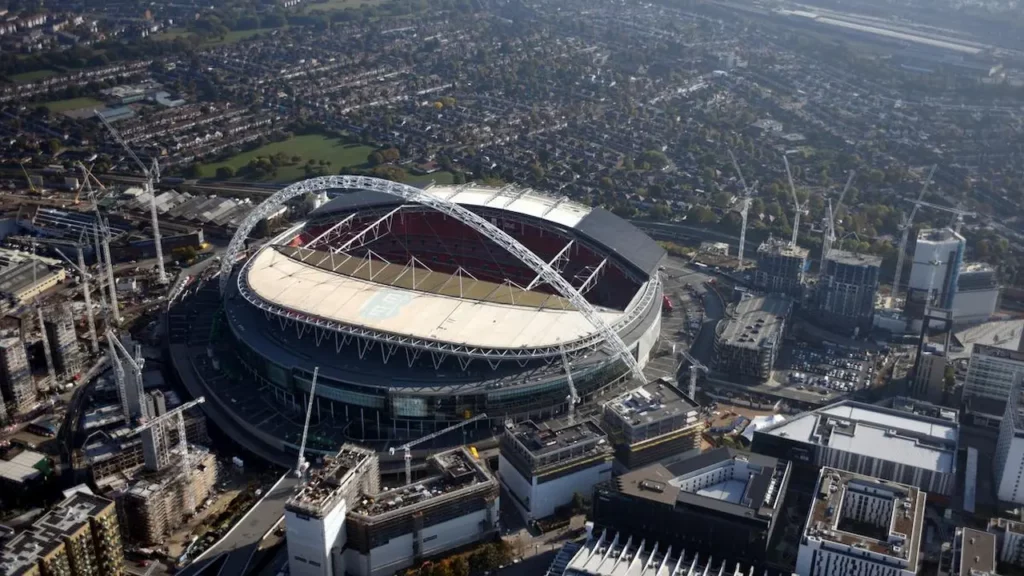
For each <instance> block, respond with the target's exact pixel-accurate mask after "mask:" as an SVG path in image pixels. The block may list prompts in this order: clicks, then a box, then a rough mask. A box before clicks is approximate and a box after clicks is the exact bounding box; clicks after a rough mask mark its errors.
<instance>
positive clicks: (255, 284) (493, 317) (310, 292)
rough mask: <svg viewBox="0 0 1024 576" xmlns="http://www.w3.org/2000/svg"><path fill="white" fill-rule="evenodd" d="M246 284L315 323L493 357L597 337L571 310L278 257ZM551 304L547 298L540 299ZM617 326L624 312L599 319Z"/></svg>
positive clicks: (267, 252)
mask: <svg viewBox="0 0 1024 576" xmlns="http://www.w3.org/2000/svg"><path fill="white" fill-rule="evenodd" d="M245 280H246V283H247V285H248V287H249V289H250V290H251V291H252V292H254V293H255V295H256V296H257V297H258V298H259V299H262V300H263V301H264V302H267V303H270V304H272V305H276V306H280V307H282V308H285V309H288V310H291V311H294V312H297V313H300V314H305V315H307V316H311V317H314V318H320V319H324V320H328V321H333V322H337V323H340V324H344V325H348V326H358V327H360V328H365V329H370V330H375V331H378V332H383V333H388V334H395V335H398V336H404V337H411V338H420V339H425V340H432V341H440V342H450V343H455V344H459V345H464V346H469V347H475V348H488V349H531V348H541V347H546V346H558V345H561V344H563V343H564V344H568V343H570V342H573V341H576V340H579V339H582V338H585V337H588V336H590V335H592V334H594V333H595V332H596V329H595V328H594V326H593V325H591V324H590V322H589V321H588V320H587V319H586V317H585V316H584V315H583V314H582V313H580V312H577V311H574V310H563V309H553V308H541V307H538V306H537V303H536V302H533V301H532V300H530V301H528V303H527V304H525V305H524V304H520V303H519V302H517V303H516V304H515V305H512V304H507V303H501V302H498V301H485V300H470V299H467V298H466V297H465V296H464V297H459V296H458V295H454V296H453V295H449V294H447V293H429V292H424V291H422V290H419V289H417V290H413V289H410V288H404V287H400V286H397V285H392V286H388V285H386V284H383V283H379V282H377V281H370V280H368V279H363V278H358V277H353V276H343V275H341V274H337V273H334V272H331V271H329V270H323V269H321V268H317V267H316V266H313V265H311V264H307V263H303V262H301V261H299V260H296V259H293V258H290V257H288V256H287V255H285V254H283V253H281V252H280V251H278V250H275V249H264V250H261V251H260V252H259V253H258V254H257V255H256V256H255V257H253V259H252V261H251V263H250V265H249V267H248V268H247V272H245ZM543 296H545V297H547V295H543ZM599 314H601V316H602V317H603V318H604V320H605V322H607V323H609V324H613V323H614V322H615V320H616V319H618V318H619V317H620V316H621V314H622V313H621V312H615V311H607V310H605V311H599Z"/></svg>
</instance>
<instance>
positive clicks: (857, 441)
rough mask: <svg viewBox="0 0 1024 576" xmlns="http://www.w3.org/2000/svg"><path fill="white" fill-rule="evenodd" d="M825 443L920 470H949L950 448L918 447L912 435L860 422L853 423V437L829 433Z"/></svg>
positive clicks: (846, 450)
mask: <svg viewBox="0 0 1024 576" xmlns="http://www.w3.org/2000/svg"><path fill="white" fill-rule="evenodd" d="M828 445H829V447H830V448H835V449H837V450H843V451H844V452H850V453H852V454H860V455H861V456H871V457H872V458H882V459H884V460H891V461H894V462H899V463H900V464H909V465H911V466H914V467H915V468H922V469H924V470H936V471H939V472H949V471H951V470H953V453H952V452H951V451H948V450H940V449H936V448H933V447H931V446H921V445H920V444H918V442H917V440H915V439H913V438H909V437H905V436H891V435H889V433H888V432H887V430H886V429H884V428H878V427H875V426H865V425H864V424H863V423H859V424H856V429H855V430H854V433H853V436H847V435H846V434H841V433H836V432H833V433H832V435H831V436H829V441H828Z"/></svg>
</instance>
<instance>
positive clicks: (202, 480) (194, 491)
mask: <svg viewBox="0 0 1024 576" xmlns="http://www.w3.org/2000/svg"><path fill="white" fill-rule="evenodd" d="M190 451H191V452H192V457H193V458H194V461H195V462H196V464H195V466H194V467H193V468H192V469H191V470H190V471H189V473H188V474H187V475H185V476H182V475H181V469H180V468H179V467H178V466H171V467H168V468H165V469H163V470H160V471H159V472H155V473H152V474H146V475H144V476H143V477H141V478H140V479H138V480H136V481H135V482H134V483H133V484H132V486H131V487H130V488H128V490H127V491H126V493H125V494H124V495H123V496H122V498H121V499H120V501H119V504H120V505H121V506H122V513H123V517H124V518H125V524H126V525H127V530H126V534H129V535H130V536H131V537H132V538H133V539H136V540H137V542H138V543H140V544H143V545H151V544H157V543H159V542H161V541H163V539H164V538H165V537H166V536H167V535H168V534H169V533H170V532H171V531H173V530H174V529H176V528H177V527H179V526H181V524H182V522H183V521H184V520H185V519H186V513H187V510H188V506H187V502H188V500H189V498H190V496H189V495H191V501H192V502H194V503H196V504H197V505H198V504H199V503H202V502H203V500H206V499H207V498H208V497H209V496H210V494H211V493H212V491H213V488H214V486H216V485H217V458H216V457H215V456H214V455H213V453H211V452H210V451H209V450H207V449H206V448H204V447H202V446H190Z"/></svg>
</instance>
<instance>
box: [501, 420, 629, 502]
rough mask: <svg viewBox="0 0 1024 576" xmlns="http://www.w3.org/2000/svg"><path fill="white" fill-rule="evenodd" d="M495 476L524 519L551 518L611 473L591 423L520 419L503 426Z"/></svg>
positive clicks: (608, 455) (600, 435)
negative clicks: (512, 423)
mask: <svg viewBox="0 0 1024 576" xmlns="http://www.w3.org/2000/svg"><path fill="white" fill-rule="evenodd" d="M499 446H500V453H499V455H498V478H499V479H500V480H501V483H502V484H503V485H504V486H505V488H506V489H507V490H508V494H509V496H511V497H512V502H513V504H514V505H515V506H516V508H517V509H518V510H519V512H520V513H521V514H522V515H523V516H524V517H526V518H527V519H534V520H536V519H540V518H545V517H547V516H551V515H552V514H554V513H555V510H556V509H557V508H559V507H561V506H565V505H568V504H570V503H571V502H572V499H573V496H574V495H575V494H576V493H580V494H583V495H586V494H588V493H590V490H591V489H592V488H593V487H594V485H596V484H598V483H600V482H603V481H605V480H608V479H610V478H611V474H612V448H611V446H609V444H608V438H607V436H606V435H605V433H604V432H603V431H602V430H601V428H599V427H598V426H597V424H595V423H594V422H593V421H591V420H579V421H576V422H570V421H568V420H555V421H551V422H546V423H544V424H543V425H538V424H535V423H533V422H531V421H526V422H523V423H521V424H518V425H512V426H509V427H506V428H505V430H504V431H503V432H502V435H501V440H500V444H499Z"/></svg>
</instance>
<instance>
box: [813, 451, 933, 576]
mask: <svg viewBox="0 0 1024 576" xmlns="http://www.w3.org/2000/svg"><path fill="white" fill-rule="evenodd" d="M925 497H926V494H925V493H924V492H922V491H920V490H918V489H917V488H916V487H914V486H908V485H905V484H899V483H895V482H887V481H885V480H880V479H878V478H873V477H871V476H863V475H861V474H854V473H852V472H846V471H843V470H837V469H835V468H828V467H825V468H822V469H821V473H820V475H819V477H818V485H817V488H816V490H815V497H814V500H813V501H812V502H811V510H810V512H809V513H808V514H807V523H806V524H805V525H804V530H803V535H802V537H801V539H800V552H799V553H798V555H797V561H796V571H795V573H797V574H800V575H801V576H858V575H861V574H889V575H892V576H914V575H915V574H917V570H918V567H919V566H918V564H919V562H918V560H919V558H918V556H919V554H920V549H921V533H922V531H923V529H924V509H925Z"/></svg>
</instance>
